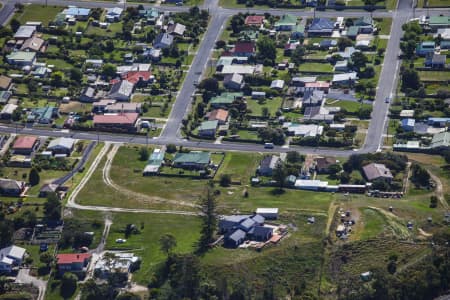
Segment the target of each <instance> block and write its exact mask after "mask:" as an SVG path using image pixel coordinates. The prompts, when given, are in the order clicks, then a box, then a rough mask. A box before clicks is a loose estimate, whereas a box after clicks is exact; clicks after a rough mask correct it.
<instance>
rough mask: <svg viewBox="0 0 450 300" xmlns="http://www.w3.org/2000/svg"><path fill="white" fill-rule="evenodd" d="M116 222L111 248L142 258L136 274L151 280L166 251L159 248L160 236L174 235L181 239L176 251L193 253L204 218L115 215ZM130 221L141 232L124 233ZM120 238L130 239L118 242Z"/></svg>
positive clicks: (109, 241) (144, 279) (114, 222)
mask: <svg viewBox="0 0 450 300" xmlns="http://www.w3.org/2000/svg"><path fill="white" fill-rule="evenodd" d="M112 221H113V224H112V226H111V229H110V234H109V236H108V239H107V249H119V250H130V251H132V252H133V253H135V254H136V255H138V256H140V257H141V258H142V264H141V268H140V269H139V270H138V271H137V272H136V273H135V275H134V280H136V281H137V282H139V283H143V284H145V283H148V282H149V280H150V279H151V277H152V274H153V273H154V271H155V267H156V266H158V265H159V264H161V263H163V262H164V260H165V258H166V257H165V254H164V253H163V252H161V251H160V250H159V238H160V237H161V236H162V235H164V234H172V235H173V236H174V237H175V238H176V240H177V246H176V248H175V249H174V252H176V253H187V252H192V251H193V250H194V249H195V243H196V241H197V240H198V238H199V235H200V219H199V218H196V217H188V216H174V215H158V214H152V215H149V214H125V213H123V214H114V215H113V216H112ZM127 224H135V225H136V227H137V228H138V230H139V233H138V234H132V235H130V236H128V237H126V236H125V235H124V229H125V227H126V225H127ZM118 238H124V239H126V240H127V241H126V242H125V243H123V244H117V243H116V242H115V241H116V239H118Z"/></svg>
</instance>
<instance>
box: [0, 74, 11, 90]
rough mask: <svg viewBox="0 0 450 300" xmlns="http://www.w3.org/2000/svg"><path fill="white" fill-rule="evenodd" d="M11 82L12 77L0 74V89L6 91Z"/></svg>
mask: <svg viewBox="0 0 450 300" xmlns="http://www.w3.org/2000/svg"><path fill="white" fill-rule="evenodd" d="M11 83H12V79H11V78H9V77H8V76H5V75H1V76H0V90H2V91H7V90H9V89H10V87H11Z"/></svg>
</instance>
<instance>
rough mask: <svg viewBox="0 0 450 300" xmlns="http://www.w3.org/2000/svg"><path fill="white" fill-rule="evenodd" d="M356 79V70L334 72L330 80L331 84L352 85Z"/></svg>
mask: <svg viewBox="0 0 450 300" xmlns="http://www.w3.org/2000/svg"><path fill="white" fill-rule="evenodd" d="M356 79H358V75H357V73H356V72H350V73H343V74H334V75H333V79H332V80H331V82H332V84H333V85H352V84H354V83H355V82H356Z"/></svg>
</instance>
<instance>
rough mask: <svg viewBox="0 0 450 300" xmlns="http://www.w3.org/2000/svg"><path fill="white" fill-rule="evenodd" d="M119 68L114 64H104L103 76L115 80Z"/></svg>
mask: <svg viewBox="0 0 450 300" xmlns="http://www.w3.org/2000/svg"><path fill="white" fill-rule="evenodd" d="M116 72H117V68H116V66H115V65H113V64H104V65H103V68H102V74H103V75H105V76H106V77H108V78H113V77H115V76H116Z"/></svg>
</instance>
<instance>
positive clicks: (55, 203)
mask: <svg viewBox="0 0 450 300" xmlns="http://www.w3.org/2000/svg"><path fill="white" fill-rule="evenodd" d="M44 217H45V219H46V220H47V221H59V220H61V201H60V200H59V197H58V195H57V194H56V193H49V194H48V196H47V201H46V202H45V203H44Z"/></svg>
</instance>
